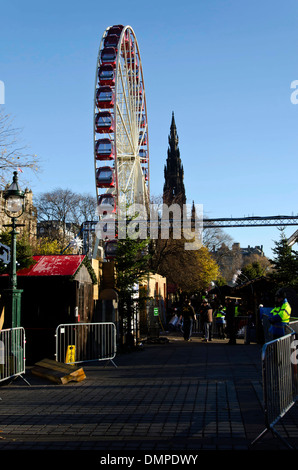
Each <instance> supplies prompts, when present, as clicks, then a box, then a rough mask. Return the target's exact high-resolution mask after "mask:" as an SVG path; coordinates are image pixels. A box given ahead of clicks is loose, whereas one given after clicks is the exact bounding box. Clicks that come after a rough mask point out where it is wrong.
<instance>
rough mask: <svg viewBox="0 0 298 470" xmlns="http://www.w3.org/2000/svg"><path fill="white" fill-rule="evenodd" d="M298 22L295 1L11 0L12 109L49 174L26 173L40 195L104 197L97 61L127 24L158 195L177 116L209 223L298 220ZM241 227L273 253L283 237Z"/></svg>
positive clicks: (3, 72)
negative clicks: (98, 158)
mask: <svg viewBox="0 0 298 470" xmlns="http://www.w3.org/2000/svg"><path fill="white" fill-rule="evenodd" d="M297 18H298V3H297V1H296V0H285V1H283V2H281V1H280V0H278V1H277V0H271V1H269V0H268V1H267V0H258V1H256V0H249V1H248V0H247V1H244V0H190V1H186V2H181V1H175V0H173V1H163V0H150V2H140V1H131V0H128V1H118V0H115V1H105V2H104V1H93V0H85V1H83V2H82V1H80V2H79V1H76V0H73V1H68V0H60V1H57V0H52V1H51V2H41V1H35V0H27V1H26V2H25V1H21V0H11V1H10V2H2V5H1V9H0V20H1V21H0V80H1V81H3V82H4V84H5V111H6V112H7V113H9V114H11V115H12V116H14V118H15V125H16V126H17V127H21V128H22V129H23V132H22V139H23V141H24V143H25V144H27V145H28V146H29V148H30V150H31V151H32V153H36V154H37V155H38V156H39V158H40V159H41V162H42V168H43V170H42V172H41V173H40V174H39V175H38V177H35V176H33V177H32V176H31V175H30V174H29V171H25V172H24V173H23V174H22V175H21V176H20V180H21V181H22V178H23V179H24V180H25V179H26V180H27V179H29V180H30V186H31V188H32V190H33V192H34V193H35V194H38V193H40V192H44V191H51V190H53V189H56V188H57V187H61V188H70V189H72V190H73V191H76V192H81V193H91V194H94V195H95V187H94V163H93V129H92V126H93V93H94V84H95V67H96V58H97V53H98V47H99V43H100V39H101V37H102V34H103V32H104V30H105V29H106V27H107V26H111V25H113V24H124V25H130V26H131V27H132V28H133V29H134V31H135V34H136V37H137V40H138V43H139V47H140V52H141V59H142V65H143V72H144V79H145V88H146V98H147V106H148V121H149V143H150V172H151V182H150V185H151V194H152V195H156V196H158V195H160V194H161V193H162V189H163V182H164V175H163V168H164V165H165V161H166V156H167V148H168V135H169V131H170V123H171V114H172V111H174V113H175V120H176V125H177V131H178V135H179V148H180V153H181V158H182V162H183V166H184V171H185V186H186V194H187V199H188V202H189V203H192V201H193V200H194V201H195V202H196V203H197V204H203V206H204V214H205V215H206V216H208V217H230V216H233V217H242V216H248V215H259V216H266V215H278V214H282V215H292V214H296V213H297V212H298V207H297V204H298V185H297V170H298V164H297V148H298V105H294V104H293V103H292V102H291V100H290V97H291V93H292V92H293V90H291V88H290V87H291V82H293V81H294V80H298V60H297V58H298V28H297ZM1 106H3V105H1ZM296 229H297V227H289V228H288V229H287V230H286V233H287V234H288V235H291V234H292V233H293V232H294V231H295V230H296ZM228 233H229V234H230V235H231V236H232V237H233V238H234V240H235V241H237V242H240V243H241V246H247V245H261V244H262V245H263V246H264V249H265V254H267V255H271V253H270V247H272V245H273V242H272V240H277V239H279V233H278V230H277V229H276V228H269V229H258V228H249V229H243V228H242V229H230V230H229V231H228Z"/></svg>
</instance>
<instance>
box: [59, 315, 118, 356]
mask: <svg viewBox="0 0 298 470" xmlns="http://www.w3.org/2000/svg"><path fill="white" fill-rule="evenodd" d="M55 336H56V361H58V362H65V363H66V364H74V363H78V362H88V361H102V360H110V361H111V362H112V363H113V364H114V362H113V359H114V357H115V355H116V327H115V324H114V323H69V324H64V325H59V326H58V327H57V329H56V335H55ZM114 365H115V364H114Z"/></svg>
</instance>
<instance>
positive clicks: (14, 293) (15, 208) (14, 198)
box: [3, 171, 25, 328]
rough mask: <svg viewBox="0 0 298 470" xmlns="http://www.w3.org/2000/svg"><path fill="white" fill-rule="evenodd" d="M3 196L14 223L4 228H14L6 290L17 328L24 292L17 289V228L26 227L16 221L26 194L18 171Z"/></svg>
mask: <svg viewBox="0 0 298 470" xmlns="http://www.w3.org/2000/svg"><path fill="white" fill-rule="evenodd" d="M3 196H4V199H5V206H4V210H5V213H6V215H8V217H10V218H11V221H12V223H11V224H8V225H4V227H12V231H11V259H10V275H9V288H8V289H6V294H7V296H8V298H9V303H8V314H9V315H10V317H11V326H12V328H17V327H19V326H20V324H21V294H22V292H23V291H22V290H21V289H17V272H16V237H17V234H18V232H17V231H16V227H21V226H24V224H16V219H17V218H18V217H20V216H21V215H22V214H23V212H24V200H25V193H24V191H22V190H21V188H20V186H19V182H18V173H17V171H14V173H13V181H12V184H11V185H10V186H9V187H8V188H7V189H6V190H5V191H4V195H3Z"/></svg>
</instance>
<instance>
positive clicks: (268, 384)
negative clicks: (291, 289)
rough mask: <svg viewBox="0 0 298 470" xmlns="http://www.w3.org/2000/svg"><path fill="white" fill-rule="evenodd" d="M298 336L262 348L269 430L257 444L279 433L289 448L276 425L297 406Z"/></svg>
mask: <svg viewBox="0 0 298 470" xmlns="http://www.w3.org/2000/svg"><path fill="white" fill-rule="evenodd" d="M296 337H297V335H296V333H295V331H294V330H293V329H291V333H289V334H287V335H285V336H283V337H281V338H278V339H275V340H273V341H270V342H268V343H265V344H264V346H263V349H262V374H263V399H264V413H265V426H266V429H265V430H264V431H263V432H262V433H261V434H260V435H259V436H258V437H257V438H256V439H255V440H254V441H253V444H254V443H256V442H257V441H258V440H259V439H260V438H261V437H262V435H264V433H265V432H267V431H269V430H270V431H272V432H273V433H274V434H276V435H277V436H278V437H279V438H280V439H281V440H282V441H284V443H285V444H286V446H287V447H291V446H290V444H289V443H288V442H287V441H285V440H284V439H283V437H282V436H281V435H280V434H279V433H278V432H277V431H276V429H275V428H274V426H275V425H276V424H277V423H278V421H279V420H280V419H281V418H282V417H283V416H284V415H285V414H286V413H287V411H288V410H289V409H290V408H291V407H292V406H293V405H294V404H295V401H296V400H297V392H298V387H297V384H298V381H297V379H298V375H297V343H298V341H297V340H296Z"/></svg>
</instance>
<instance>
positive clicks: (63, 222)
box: [35, 188, 96, 242]
mask: <svg viewBox="0 0 298 470" xmlns="http://www.w3.org/2000/svg"><path fill="white" fill-rule="evenodd" d="M35 207H36V209H37V219H38V222H39V223H40V225H42V226H43V227H44V234H45V235H46V236H47V237H50V238H52V239H55V238H57V239H61V238H62V241H63V242H65V240H66V238H67V232H69V231H72V233H73V234H77V233H78V231H79V228H80V226H81V224H82V223H83V222H85V221H86V220H94V215H95V208H96V199H95V198H92V196H90V195H80V194H77V193H74V192H73V191H71V190H70V189H61V188H58V189H55V190H53V191H50V192H46V193H42V194H40V195H39V196H38V197H37V198H36V201H35Z"/></svg>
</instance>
